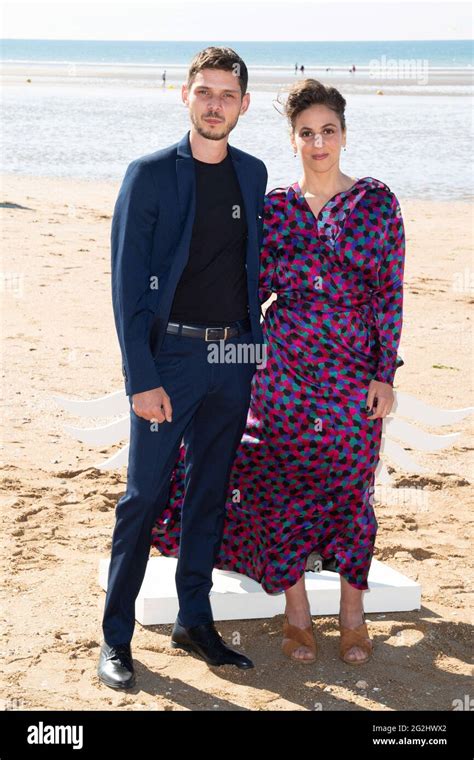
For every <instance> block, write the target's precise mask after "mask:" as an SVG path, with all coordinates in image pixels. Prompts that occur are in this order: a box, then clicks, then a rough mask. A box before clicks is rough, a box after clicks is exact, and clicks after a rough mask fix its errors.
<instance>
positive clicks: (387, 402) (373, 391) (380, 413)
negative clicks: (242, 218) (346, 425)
mask: <svg viewBox="0 0 474 760" xmlns="http://www.w3.org/2000/svg"><path fill="white" fill-rule="evenodd" d="M394 399H395V396H394V393H393V388H392V386H391V385H389V384H388V383H381V382H380V381H379V380H371V381H370V385H369V391H368V393H367V410H368V411H371V412H373V413H372V414H371V415H370V416H369V417H367V419H368V420H376V419H378V418H379V417H386V416H387V414H390V412H391V411H392V406H393V402H394ZM375 402H377V403H376V406H375V408H374V404H375Z"/></svg>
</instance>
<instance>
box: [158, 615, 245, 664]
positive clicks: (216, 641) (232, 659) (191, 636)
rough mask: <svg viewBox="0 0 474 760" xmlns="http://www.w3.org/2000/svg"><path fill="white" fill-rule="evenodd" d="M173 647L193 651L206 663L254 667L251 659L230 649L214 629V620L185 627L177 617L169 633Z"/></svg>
mask: <svg viewBox="0 0 474 760" xmlns="http://www.w3.org/2000/svg"><path fill="white" fill-rule="evenodd" d="M171 646H172V647H173V649H185V650H186V652H194V653H195V654H197V655H198V656H199V657H201V658H202V659H203V660H205V661H206V662H207V664H208V665H236V666H237V667H238V668H253V667H255V666H254V664H253V662H252V660H250V659H249V658H248V657H246V656H245V655H244V654H240V652H236V651H235V649H231V648H230V647H229V646H227V644H226V643H225V642H224V640H223V638H222V636H221V635H220V634H219V633H218V631H216V628H215V626H214V622H210V623H202V624H201V625H194V626H192V627H191V628H185V627H184V626H183V625H181V623H180V622H179V620H178V619H177V620H176V622H175V624H174V626H173V631H172V633H171Z"/></svg>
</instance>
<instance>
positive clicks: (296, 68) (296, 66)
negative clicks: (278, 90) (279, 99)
mask: <svg viewBox="0 0 474 760" xmlns="http://www.w3.org/2000/svg"><path fill="white" fill-rule="evenodd" d="M297 71H298V64H297V63H295V74H296V72H297Z"/></svg>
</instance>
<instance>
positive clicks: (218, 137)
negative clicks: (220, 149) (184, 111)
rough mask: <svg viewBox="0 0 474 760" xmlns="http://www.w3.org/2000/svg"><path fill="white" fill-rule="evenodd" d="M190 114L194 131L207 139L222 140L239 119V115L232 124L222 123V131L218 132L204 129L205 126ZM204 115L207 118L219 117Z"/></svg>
mask: <svg viewBox="0 0 474 760" xmlns="http://www.w3.org/2000/svg"><path fill="white" fill-rule="evenodd" d="M190 116H191V121H192V123H193V125H194V127H195V129H196V132H197V133H198V134H199V135H201V137H205V138H207V139H208V140H223V139H224V138H225V137H227V135H228V134H230V132H232V130H233V129H234V127H235V125H236V124H237V122H238V120H239V117H237V118H236V119H235V121H234V122H233V123H232V124H224V126H223V131H222V132H220V133H219V134H218V133H217V132H214V131H212V130H208V129H206V126H202V125H201V124H199V122H198V120H197V119H196V117H195V116H194V114H193V113H190ZM206 116H207V117H208V118H219V117H218V116H216V117H212V116H211V115H210V114H206Z"/></svg>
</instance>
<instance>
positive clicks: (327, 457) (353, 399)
mask: <svg viewBox="0 0 474 760" xmlns="http://www.w3.org/2000/svg"><path fill="white" fill-rule="evenodd" d="M404 242H405V239H404V225H403V220H402V216H401V212H400V206H399V203H398V201H397V199H396V197H395V195H394V194H393V193H392V192H391V191H390V189H389V188H388V187H387V186H386V185H385V184H384V183H382V182H380V181H379V180H377V179H374V178H373V177H363V178H362V179H359V180H357V181H356V182H355V183H354V185H353V186H352V187H351V188H350V189H348V190H345V191H343V192H340V193H338V194H337V195H334V196H333V197H332V198H331V199H330V200H329V201H328V202H327V203H326V204H325V206H324V207H323V208H322V209H321V211H320V213H319V214H318V215H317V216H316V215H315V214H313V212H312V210H311V208H310V207H309V205H308V203H307V201H306V199H305V198H304V196H303V194H302V191H301V188H300V187H299V184H298V183H297V182H295V183H294V184H293V185H290V186H289V187H288V188H277V189H275V190H273V191H271V192H270V193H269V194H268V195H267V196H266V199H265V209H264V239H263V246H262V250H261V260H260V267H261V269H260V283H259V288H260V299H261V301H262V302H264V301H265V300H267V299H268V298H269V296H270V295H271V293H276V294H277V300H275V301H273V302H272V303H271V304H270V306H269V307H268V309H267V311H266V314H265V320H264V322H263V324H262V327H263V330H264V337H265V341H266V344H267V352H266V361H265V362H264V366H262V367H261V368H259V369H257V371H256V372H255V375H254V377H253V381H252V395H251V404H250V409H249V414H248V419H247V427H246V431H245V434H244V436H243V438H242V441H241V444H240V446H239V449H238V451H237V455H236V458H235V461H234V465H233V469H232V473H231V479H230V484H229V491H228V498H227V502H226V515H225V522H224V532H223V537H222V543H221V547H220V551H219V553H218V555H217V558H216V561H215V563H214V566H215V567H216V568H220V569H225V570H233V571H236V572H238V573H242V574H243V575H246V576H248V577H250V578H253V579H254V580H256V581H258V582H259V583H260V584H261V585H262V588H263V589H264V590H265V591H266V592H267V593H268V594H275V593H280V592H282V591H284V590H286V589H287V588H289V587H290V586H293V585H294V584H295V583H296V582H297V581H298V579H299V578H300V577H301V576H302V575H303V573H304V572H305V567H306V559H307V557H308V555H309V554H311V553H312V552H315V551H316V552H319V554H320V555H321V556H322V557H323V559H324V560H325V562H328V563H330V564H331V567H332V569H334V570H335V571H336V572H338V573H339V574H340V575H342V576H343V577H344V578H345V579H346V580H347V581H348V582H349V583H350V584H352V585H353V586H354V587H355V588H357V589H360V590H365V589H367V588H368V583H367V577H368V573H369V568H370V563H371V559H372V555H373V549H374V542H375V536H376V532H377V527H378V525H377V520H376V517H375V513H374V509H373V488H374V475H375V469H376V466H377V464H378V459H379V449H380V443H381V433H382V420H380V419H376V420H369V419H368V414H369V413H368V412H367V411H366V401H367V390H368V386H369V382H370V380H371V379H375V380H380V381H381V382H386V383H390V384H392V383H393V379H394V375H395V371H396V369H397V366H399V364H400V360H397V348H398V344H399V340H400V331H401V325H402V300H403V296H402V282H403V267H404ZM184 469H185V458H184V448H183V446H182V447H181V449H180V453H179V457H178V460H177V462H176V464H175V467H174V469H173V473H172V476H171V484H170V490H169V496H168V502H167V505H166V508H165V509H164V511H163V512H162V513H161V515H160V517H159V518H158V519H157V520H156V523H155V525H154V527H153V531H152V544H153V545H154V546H155V547H156V548H157V549H158V550H159V551H160V552H161V553H162V554H163V555H166V556H172V557H177V556H178V551H179V532H180V517H181V508H182V502H183V487H184Z"/></svg>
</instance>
